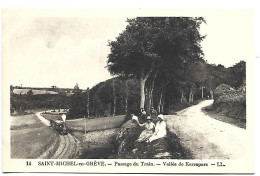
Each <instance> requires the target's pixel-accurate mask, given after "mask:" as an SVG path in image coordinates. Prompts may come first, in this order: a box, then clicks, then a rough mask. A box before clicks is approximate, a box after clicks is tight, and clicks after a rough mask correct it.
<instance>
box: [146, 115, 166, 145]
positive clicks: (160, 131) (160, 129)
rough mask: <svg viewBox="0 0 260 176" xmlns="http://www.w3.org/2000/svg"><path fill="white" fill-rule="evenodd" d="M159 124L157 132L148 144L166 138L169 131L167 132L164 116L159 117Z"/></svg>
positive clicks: (157, 124)
mask: <svg viewBox="0 0 260 176" xmlns="http://www.w3.org/2000/svg"><path fill="white" fill-rule="evenodd" d="M158 120H159V121H158V122H157V123H156V126H155V131H154V133H153V135H152V136H151V137H150V138H149V139H148V140H147V142H152V141H154V140H156V139H160V138H163V137H166V134H167V131H166V123H165V121H164V117H163V115H162V114H159V115H158Z"/></svg>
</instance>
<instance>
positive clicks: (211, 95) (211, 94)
mask: <svg viewBox="0 0 260 176" xmlns="http://www.w3.org/2000/svg"><path fill="white" fill-rule="evenodd" d="M209 92H210V98H211V99H213V91H212V90H211V88H210V90H209Z"/></svg>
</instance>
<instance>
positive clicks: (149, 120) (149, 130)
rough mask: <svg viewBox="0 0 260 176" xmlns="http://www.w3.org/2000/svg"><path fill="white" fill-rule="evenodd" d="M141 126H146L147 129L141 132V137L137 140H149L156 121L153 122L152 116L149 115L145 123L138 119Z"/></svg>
mask: <svg viewBox="0 0 260 176" xmlns="http://www.w3.org/2000/svg"><path fill="white" fill-rule="evenodd" d="M136 122H137V123H138V125H139V126H141V127H144V128H145V130H144V131H143V132H142V133H141V134H140V136H139V138H138V139H137V140H136V142H143V141H146V140H148V139H149V138H150V137H151V136H152V135H153V132H154V127H155V125H154V123H153V122H152V118H151V117H150V116H147V118H146V122H145V123H143V124H140V123H139V121H138V120H137V121H136Z"/></svg>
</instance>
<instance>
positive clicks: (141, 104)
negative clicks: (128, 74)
mask: <svg viewBox="0 0 260 176" xmlns="http://www.w3.org/2000/svg"><path fill="white" fill-rule="evenodd" d="M145 81H146V80H145V79H141V80H140V86H141V89H140V95H141V100H140V109H142V108H144V103H145V93H144V86H145Z"/></svg>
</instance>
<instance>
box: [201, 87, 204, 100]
mask: <svg viewBox="0 0 260 176" xmlns="http://www.w3.org/2000/svg"><path fill="white" fill-rule="evenodd" d="M203 88H204V87H203V85H202V86H201V98H202V99H203V98H204V96H203Z"/></svg>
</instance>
